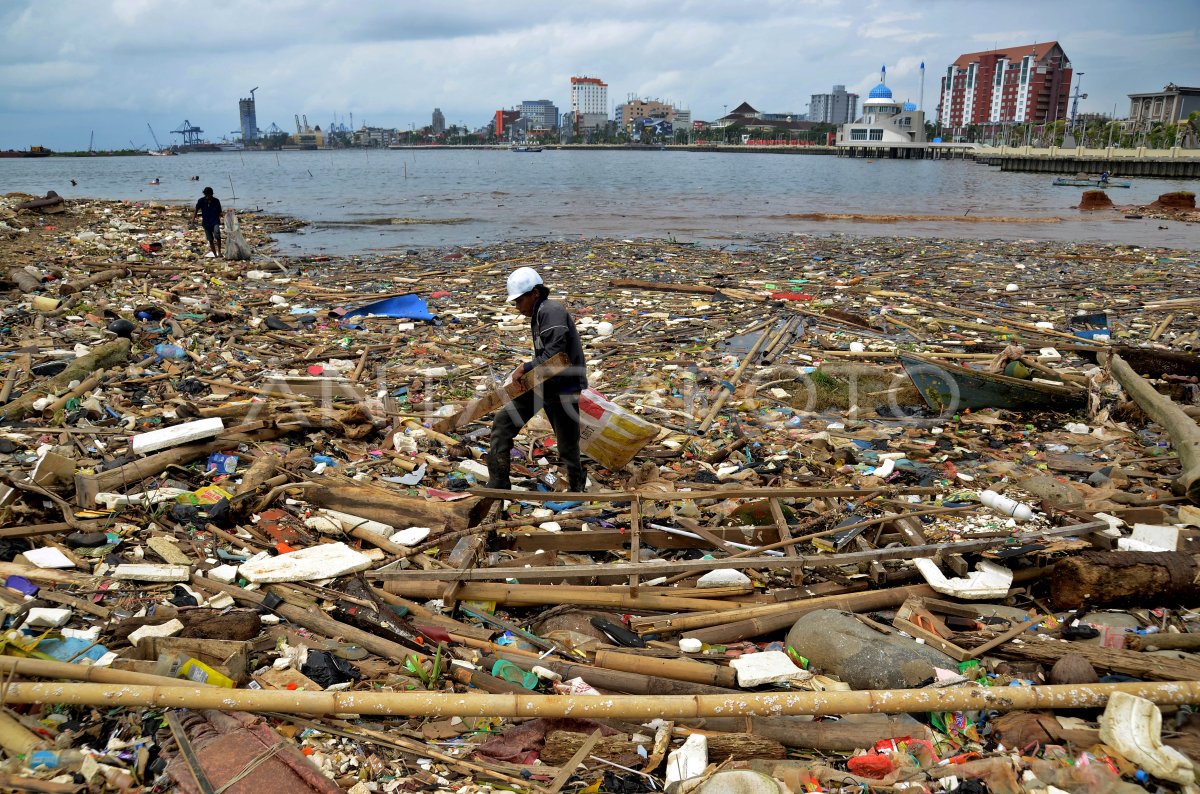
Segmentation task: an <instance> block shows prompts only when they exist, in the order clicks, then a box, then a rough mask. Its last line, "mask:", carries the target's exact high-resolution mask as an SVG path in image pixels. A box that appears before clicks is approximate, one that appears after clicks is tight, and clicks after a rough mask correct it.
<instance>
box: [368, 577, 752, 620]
mask: <svg viewBox="0 0 1200 794" xmlns="http://www.w3.org/2000/svg"><path fill="white" fill-rule="evenodd" d="M383 589H384V591H385V592H388V593H391V594H393V595H398V596H405V597H407V598H440V597H441V594H442V592H443V591H444V590H445V589H446V582H444V581H432V582H431V581H408V580H406V579H403V578H400V579H388V580H386V581H384V583H383ZM648 589H649V588H646V587H642V588H640V590H641V592H640V593H639V594H638V595H636V596H635V595H633V594H632V593H630V592H629V590H628V589H622V590H617V589H615V588H613V589H610V588H606V587H588V586H586V585H578V586H567V585H550V584H518V585H512V584H504V583H500V582H463V583H462V587H461V588H460V589H459V590H458V598H459V600H466V601H495V602H497V603H500V604H506V605H508V606H548V605H557V604H576V605H578V606H591V607H621V608H622V609H646V610H663V611H679V612H699V611H712V612H718V611H722V610H733V609H738V608H739V607H741V606H742V605H741V604H739V603H737V602H735V601H719V600H717V599H713V598H681V597H679V596H674V595H668V594H662V595H660V594H656V593H651V592H647V590H648Z"/></svg>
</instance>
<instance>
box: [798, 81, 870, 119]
mask: <svg viewBox="0 0 1200 794" xmlns="http://www.w3.org/2000/svg"><path fill="white" fill-rule="evenodd" d="M856 118H858V94H852V93H849V92H847V91H846V86H844V85H835V86H834V87H833V90H832V91H830V92H829V93H828V94H813V95H812V100H811V101H810V102H809V103H808V121H813V122H816V123H818V124H849V123H850V122H852V121H854V120H855V119H856Z"/></svg>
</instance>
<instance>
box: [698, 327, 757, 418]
mask: <svg viewBox="0 0 1200 794" xmlns="http://www.w3.org/2000/svg"><path fill="white" fill-rule="evenodd" d="M766 341H767V333H766V331H764V332H763V333H762V334H761V335H760V336H759V337H758V340H757V341H756V342H755V343H754V346H753V347H751V348H750V350H749V351H748V352H747V353H746V357H745V358H743V359H742V363H741V365H740V366H739V367H738V368H737V371H736V372H734V373H733V377H732V378H730V379H729V383H730V384H731V386H730V388H722V389H721V393H720V394H718V395H717V399H716V400H714V401H713V404H712V407H711V408H709V409H708V415H707V416H705V417H704V421H703V422H701V423H700V432H701V433H703V432H705V431H707V430H708V428H709V427H710V426H711V425H712V423H713V420H714V419H716V418H717V414H719V413H720V412H721V409H722V408H724V407H725V403H726V401H728V400H729V396H730V395H731V394H733V390H734V389H736V388H737V386H738V384H739V383H741V381H742V376H743V375H744V374H745V373H746V369H747V368H749V366H750V364H751V363H752V362H753V361H754V360H755V359H756V358H758V351H759V348H761V347H762V346H763V343H764V342H766Z"/></svg>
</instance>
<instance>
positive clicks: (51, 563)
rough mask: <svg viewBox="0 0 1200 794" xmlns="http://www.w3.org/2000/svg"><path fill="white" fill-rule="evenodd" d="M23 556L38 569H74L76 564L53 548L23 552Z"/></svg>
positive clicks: (47, 547)
mask: <svg viewBox="0 0 1200 794" xmlns="http://www.w3.org/2000/svg"><path fill="white" fill-rule="evenodd" d="M21 556H22V557H24V558H25V559H27V560H29V561H30V562H31V563H33V564H34V565H35V566H37V567H38V568H74V567H75V563H73V562H71V559H70V558H69V557H68V556H67V555H65V554H63V553H62V552H61V551H59V550H58V549H56V548H54V547H53V546H46V547H45V548H41V549H30V550H29V551H23V552H21Z"/></svg>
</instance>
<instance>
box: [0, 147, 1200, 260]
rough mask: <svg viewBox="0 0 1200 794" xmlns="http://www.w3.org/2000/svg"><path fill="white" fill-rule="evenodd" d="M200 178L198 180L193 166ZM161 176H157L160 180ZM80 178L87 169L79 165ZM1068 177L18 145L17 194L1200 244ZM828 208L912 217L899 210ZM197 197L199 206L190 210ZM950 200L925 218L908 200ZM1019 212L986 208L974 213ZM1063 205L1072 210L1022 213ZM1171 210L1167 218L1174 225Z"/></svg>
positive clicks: (587, 153)
mask: <svg viewBox="0 0 1200 794" xmlns="http://www.w3.org/2000/svg"><path fill="white" fill-rule="evenodd" d="M192 176H198V177H199V180H198V181H192V180H191V179H190V177H192ZM156 178H157V179H159V180H160V182H159V184H157V185H151V184H149V182H151V181H152V180H154V179H156ZM72 179H74V180H75V181H76V183H77V184H76V185H72V184H71V180H72ZM1053 181H1054V175H1051V174H1032V173H1011V172H1008V173H1005V172H1001V171H999V170H998V169H996V168H993V167H989V166H985V165H981V164H977V163H975V162H973V161H970V160H966V161H963V160H953V161H949V160H940V161H937V160H886V159H880V160H866V159H851V158H838V157H834V156H830V155H798V154H768V153H746V152H689V151H671V150H658V149H648V150H646V151H630V150H553V149H547V150H545V151H542V152H537V153H516V152H510V151H506V150H496V149H474V148H461V149H398V150H386V149H384V150H379V149H371V150H368V149H345V150H328V151H286V152H258V151H252V152H219V153H216V152H214V153H203V154H201V153H196V154H184V155H179V156H176V157H144V156H143V157H69V158H68V157H50V158H39V159H5V160H0V193H6V192H9V191H21V192H25V193H31V194H36V195H42V194H44V193H45V192H46V191H47V190H55V191H57V192H58V193H59V194H60V195H62V196H64V197H67V198H73V197H94V198H107V199H124V200H130V201H147V202H149V201H158V202H170V203H175V204H180V205H185V206H189V207H190V205H192V204H194V203H195V201H196V199H198V198H199V197H200V191H201V189H202V188H203V187H205V186H211V187H212V188H213V189H214V191H215V192H216V195H217V197H218V198H220V199H221V201H222V203H223V204H224V205H225V206H226V207H232V208H235V209H238V210H243V211H244V210H252V209H261V210H264V211H267V212H272V213H279V214H284V215H289V216H293V217H296V218H298V219H301V220H303V221H305V222H307V223H309V224H310V225H309V226H308V227H307V228H306V229H305V230H303V231H302V232H301V233H297V234H284V235H281V236H280V237H279V247H280V250H281V251H282V252H283V253H310V254H311V253H329V254H353V253H363V254H370V253H374V252H386V251H393V250H397V249H399V250H404V249H405V248H411V247H422V246H433V245H471V244H481V243H494V242H498V241H503V240H571V239H578V238H580V237H591V236H604V237H616V238H626V237H655V238H674V239H676V240H680V241H700V242H714V243H715V242H728V241H731V240H733V241H737V240H745V239H752V238H753V237H755V236H758V235H765V234H771V235H773V234H793V233H806V234H827V233H831V232H841V233H851V234H861V235H869V236H937V237H957V238H965V239H979V240H986V239H1026V238H1028V239H1036V240H1057V241H1072V240H1078V241H1097V242H1100V241H1103V242H1113V243H1133V244H1138V245H1152V246H1166V247H1184V248H1186V247H1200V226H1196V225H1192V226H1186V225H1184V224H1180V223H1174V222H1169V221H1155V220H1150V219H1145V220H1127V219H1125V218H1124V217H1123V215H1122V213H1118V212H1112V211H1100V212H1090V213H1081V212H1080V211H1079V210H1077V209H1075V205H1077V204H1078V203H1079V198H1080V194H1081V192H1082V189H1081V188H1072V187H1056V186H1054V185H1053ZM1133 183H1134V184H1133V187H1132V188H1130V189H1111V190H1109V191H1108V192H1109V195H1110V196H1111V197H1112V199H1113V201H1114V202H1116V203H1117V204H1121V205H1130V204H1145V203H1149V202H1150V201H1153V200H1154V199H1155V198H1156V197H1157V196H1158V195H1159V194H1160V193H1165V192H1168V191H1173V190H1189V189H1190V190H1195V189H1196V186H1197V181H1196V180H1167V179H1140V178H1135V179H1134V180H1133ZM813 213H822V214H825V215H826V216H827V215H829V214H855V215H868V216H888V215H891V216H900V217H899V218H898V219H896V220H894V221H892V222H865V221H863V220H861V219H859V220H846V219H841V220H837V219H828V218H827V217H826V218H823V219H814V218H811V217H809V218H806V217H794V216H805V215H810V214H813ZM185 215H190V208H189V209H187V210H184V209H182V208H181V218H182V217H184V216H185ZM913 215H917V216H937V217H936V218H934V219H930V220H924V219H922V220H913V219H911V218H905V217H904V216H913ZM971 216H975V217H980V216H983V217H993V218H997V217H998V218H1010V219H1013V220H1010V221H1008V222H988V223H974V222H963V221H958V220H953V218H964V217H971ZM1038 218H1062V219H1064V220H1062V221H1061V222H1056V223H1032V222H1017V221H1019V220H1022V219H1024V220H1032V219H1038ZM1161 226H1166V227H1167V228H1166V229H1161V228H1159V227H1161Z"/></svg>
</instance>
